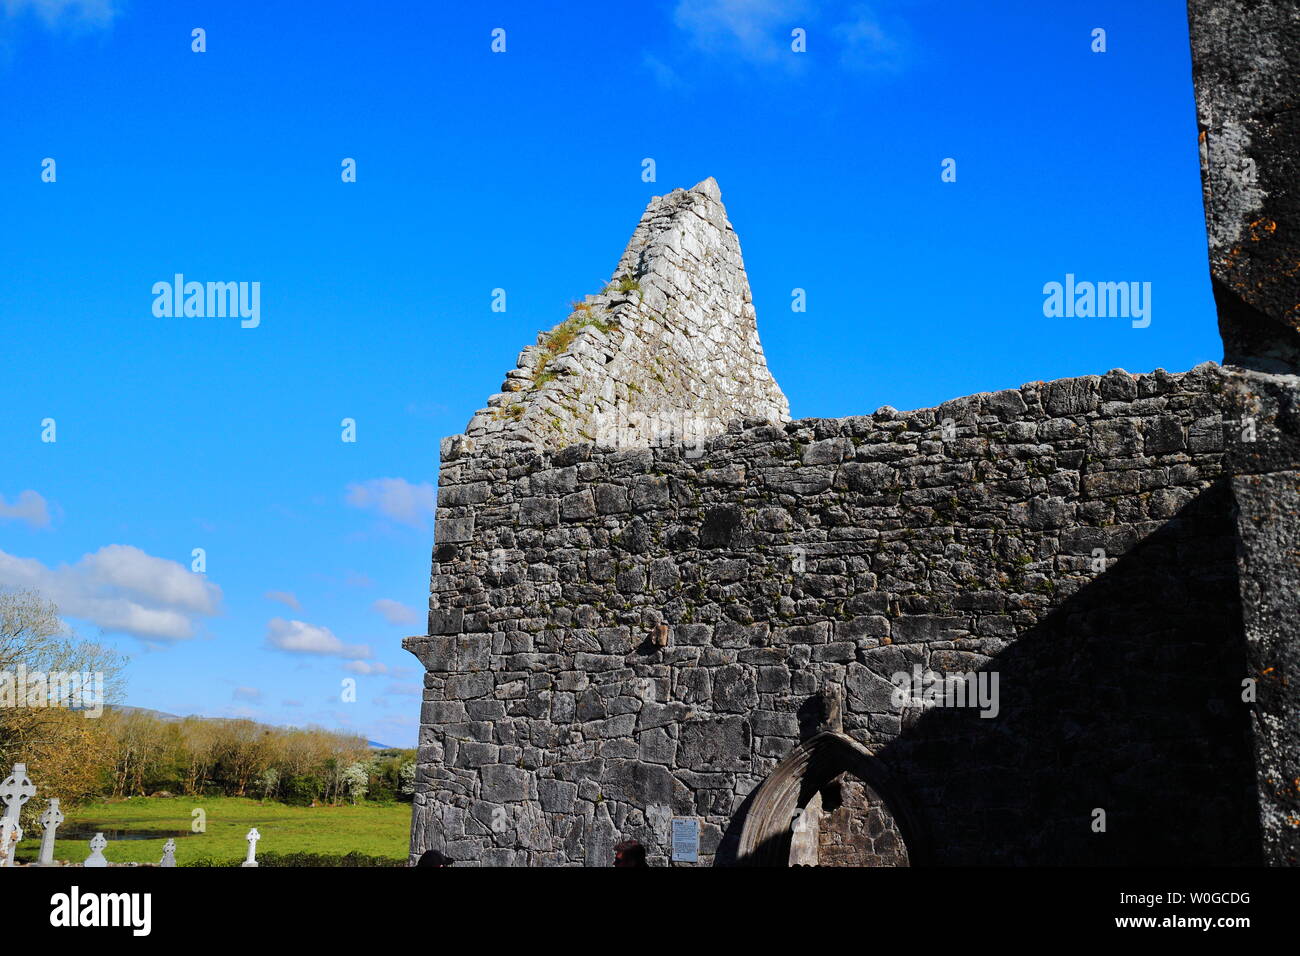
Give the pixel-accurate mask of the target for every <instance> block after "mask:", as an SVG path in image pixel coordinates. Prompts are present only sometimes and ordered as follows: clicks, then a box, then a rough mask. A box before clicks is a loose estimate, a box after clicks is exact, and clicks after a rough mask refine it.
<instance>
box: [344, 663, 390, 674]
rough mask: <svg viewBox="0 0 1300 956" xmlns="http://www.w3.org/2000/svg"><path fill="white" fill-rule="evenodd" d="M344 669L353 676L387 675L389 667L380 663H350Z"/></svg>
mask: <svg viewBox="0 0 1300 956" xmlns="http://www.w3.org/2000/svg"><path fill="white" fill-rule="evenodd" d="M343 669H344V670H346V671H350V672H351V673H353V674H387V673H388V665H387V664H383V663H381V662H379V661H348V662H347V663H346V664H344V665H343Z"/></svg>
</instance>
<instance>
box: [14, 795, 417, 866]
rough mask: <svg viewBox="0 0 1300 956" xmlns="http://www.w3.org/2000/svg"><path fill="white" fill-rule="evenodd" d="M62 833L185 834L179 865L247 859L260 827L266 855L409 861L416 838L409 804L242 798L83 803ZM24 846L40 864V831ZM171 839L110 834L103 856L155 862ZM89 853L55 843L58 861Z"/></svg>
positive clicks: (85, 845) (81, 845)
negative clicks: (201, 827)
mask: <svg viewBox="0 0 1300 956" xmlns="http://www.w3.org/2000/svg"><path fill="white" fill-rule="evenodd" d="M196 808H197V809H202V810H203V811H204V813H205V814H206V816H207V820H206V823H207V830H206V832H204V833H193V832H191V829H190V825H191V821H192V817H191V812H192V811H193V810H195V809H196ZM64 815H65V816H66V818H67V819H65V820H64V822H63V823H62V824H61V825H60V827H59V833H63V832H65V831H67V830H69V829H71V828H72V827H76V828H77V829H78V830H82V829H96V830H123V831H127V832H138V831H148V830H183V831H185V835H184V836H179V837H176V863H177V865H180V866H183V865H184V864H186V863H189V862H192V861H194V860H200V859H204V858H207V859H211V860H215V861H219V862H220V861H227V860H234V859H242V858H243V857H244V855H245V854H246V853H247V852H248V843H247V841H246V840H245V839H244V837H245V835H246V834H247V833H248V831H249V829H250V828H251V827H257V831H258V833H260V834H261V835H262V839H261V840H260V841H259V842H258V844H257V852H258V854H259V855H260V854H262V853H320V854H329V855H335V854H338V855H342V854H345V853H348V852H349V851H356V852H358V853H364V854H367V855H369V856H383V857H391V858H393V859H405V858H406V853H407V845H408V843H409V841H410V834H411V805H410V804H409V803H396V804H386V805H385V804H374V803H361V804H358V805H357V806H355V807H351V806H344V807H291V806H286V805H285V804H282V803H262V802H261V801H260V800H249V799H244V798H240V797H208V798H203V799H200V798H197V797H131V798H128V799H126V800H113V801H109V802H105V803H93V804H86V805H85V806H81V807H77V808H75V809H72V810H66V811H64ZM27 837H28V838H27V839H25V840H23V842H22V843H20V844H19V849H18V859H19V860H20V861H22V860H28V861H31V860H35V859H36V855H37V853H38V851H39V849H40V828H39V827H33V828H31V830H29V831H28V834H27ZM166 840H167V837H166V836H159V837H158V838H157V839H147V840H113V839H112V838H111V836H109V844H108V848H107V849H106V850H105V851H104V856H105V857H106V858H107V859H108V861H109V862H110V863H129V862H141V863H157V862H158V861H159V860H160V859H162V849H163V843H165V842H166ZM89 854H90V839H89V837H87V838H86V839H84V840H83V839H77V840H62V839H60V840H56V841H55V844H54V858H55V859H56V860H71V861H73V862H76V863H80V862H82V861H83V860H84V859H85V858H86V857H87V856H88V855H89Z"/></svg>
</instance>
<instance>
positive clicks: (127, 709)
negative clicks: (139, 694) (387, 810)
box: [106, 704, 400, 750]
mask: <svg viewBox="0 0 1300 956" xmlns="http://www.w3.org/2000/svg"><path fill="white" fill-rule="evenodd" d="M106 706H107V708H108V709H109V710H117V711H121V712H122V713H124V714H147V715H148V716H150V717H153V718H154V719H155V720H166V721H173V720H184V719H185V718H184V717H178V716H177V715H176V714H169V713H166V712H165V711H161V710H151V709H149V708H148V707H132V706H130V705H129V704H108V705H106ZM189 716H191V717H193V718H195V719H197V720H234V719H235V718H233V717H208V716H206V715H204V714H190V715H189ZM277 726H279V725H277ZM366 746H367V747H369V748H370V749H371V750H398V749H400V748H398V747H390V746H389V745H388V744H381V743H380V742H379V741H377V740H367V741H366Z"/></svg>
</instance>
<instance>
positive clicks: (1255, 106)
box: [1187, 0, 1300, 372]
mask: <svg viewBox="0 0 1300 956" xmlns="http://www.w3.org/2000/svg"><path fill="white" fill-rule="evenodd" d="M1187 10H1188V21H1189V28H1190V35H1191V43H1192V64H1193V73H1194V79H1195V83H1196V113H1197V118H1198V121H1199V125H1200V147H1201V176H1202V182H1203V184H1204V188H1205V215H1206V222H1207V227H1208V234H1209V246H1210V273H1211V277H1212V280H1213V286H1214V297H1215V301H1216V303H1217V305H1218V311H1219V329H1220V332H1221V333H1222V335H1223V347H1224V362H1225V364H1226V363H1231V364H1235V365H1241V366H1244V367H1247V368H1255V369H1260V370H1265V371H1274V372H1286V371H1296V370H1297V369H1300V4H1298V3H1297V2H1296V0H1188V4H1187Z"/></svg>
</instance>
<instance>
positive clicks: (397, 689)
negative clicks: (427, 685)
mask: <svg viewBox="0 0 1300 956" xmlns="http://www.w3.org/2000/svg"><path fill="white" fill-rule="evenodd" d="M384 693H385V694H395V695H397V696H400V697H419V696H420V695H421V694H422V693H424V688H423V687H421V686H420V685H419V684H389V685H388V686H387V687H385V688H384Z"/></svg>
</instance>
